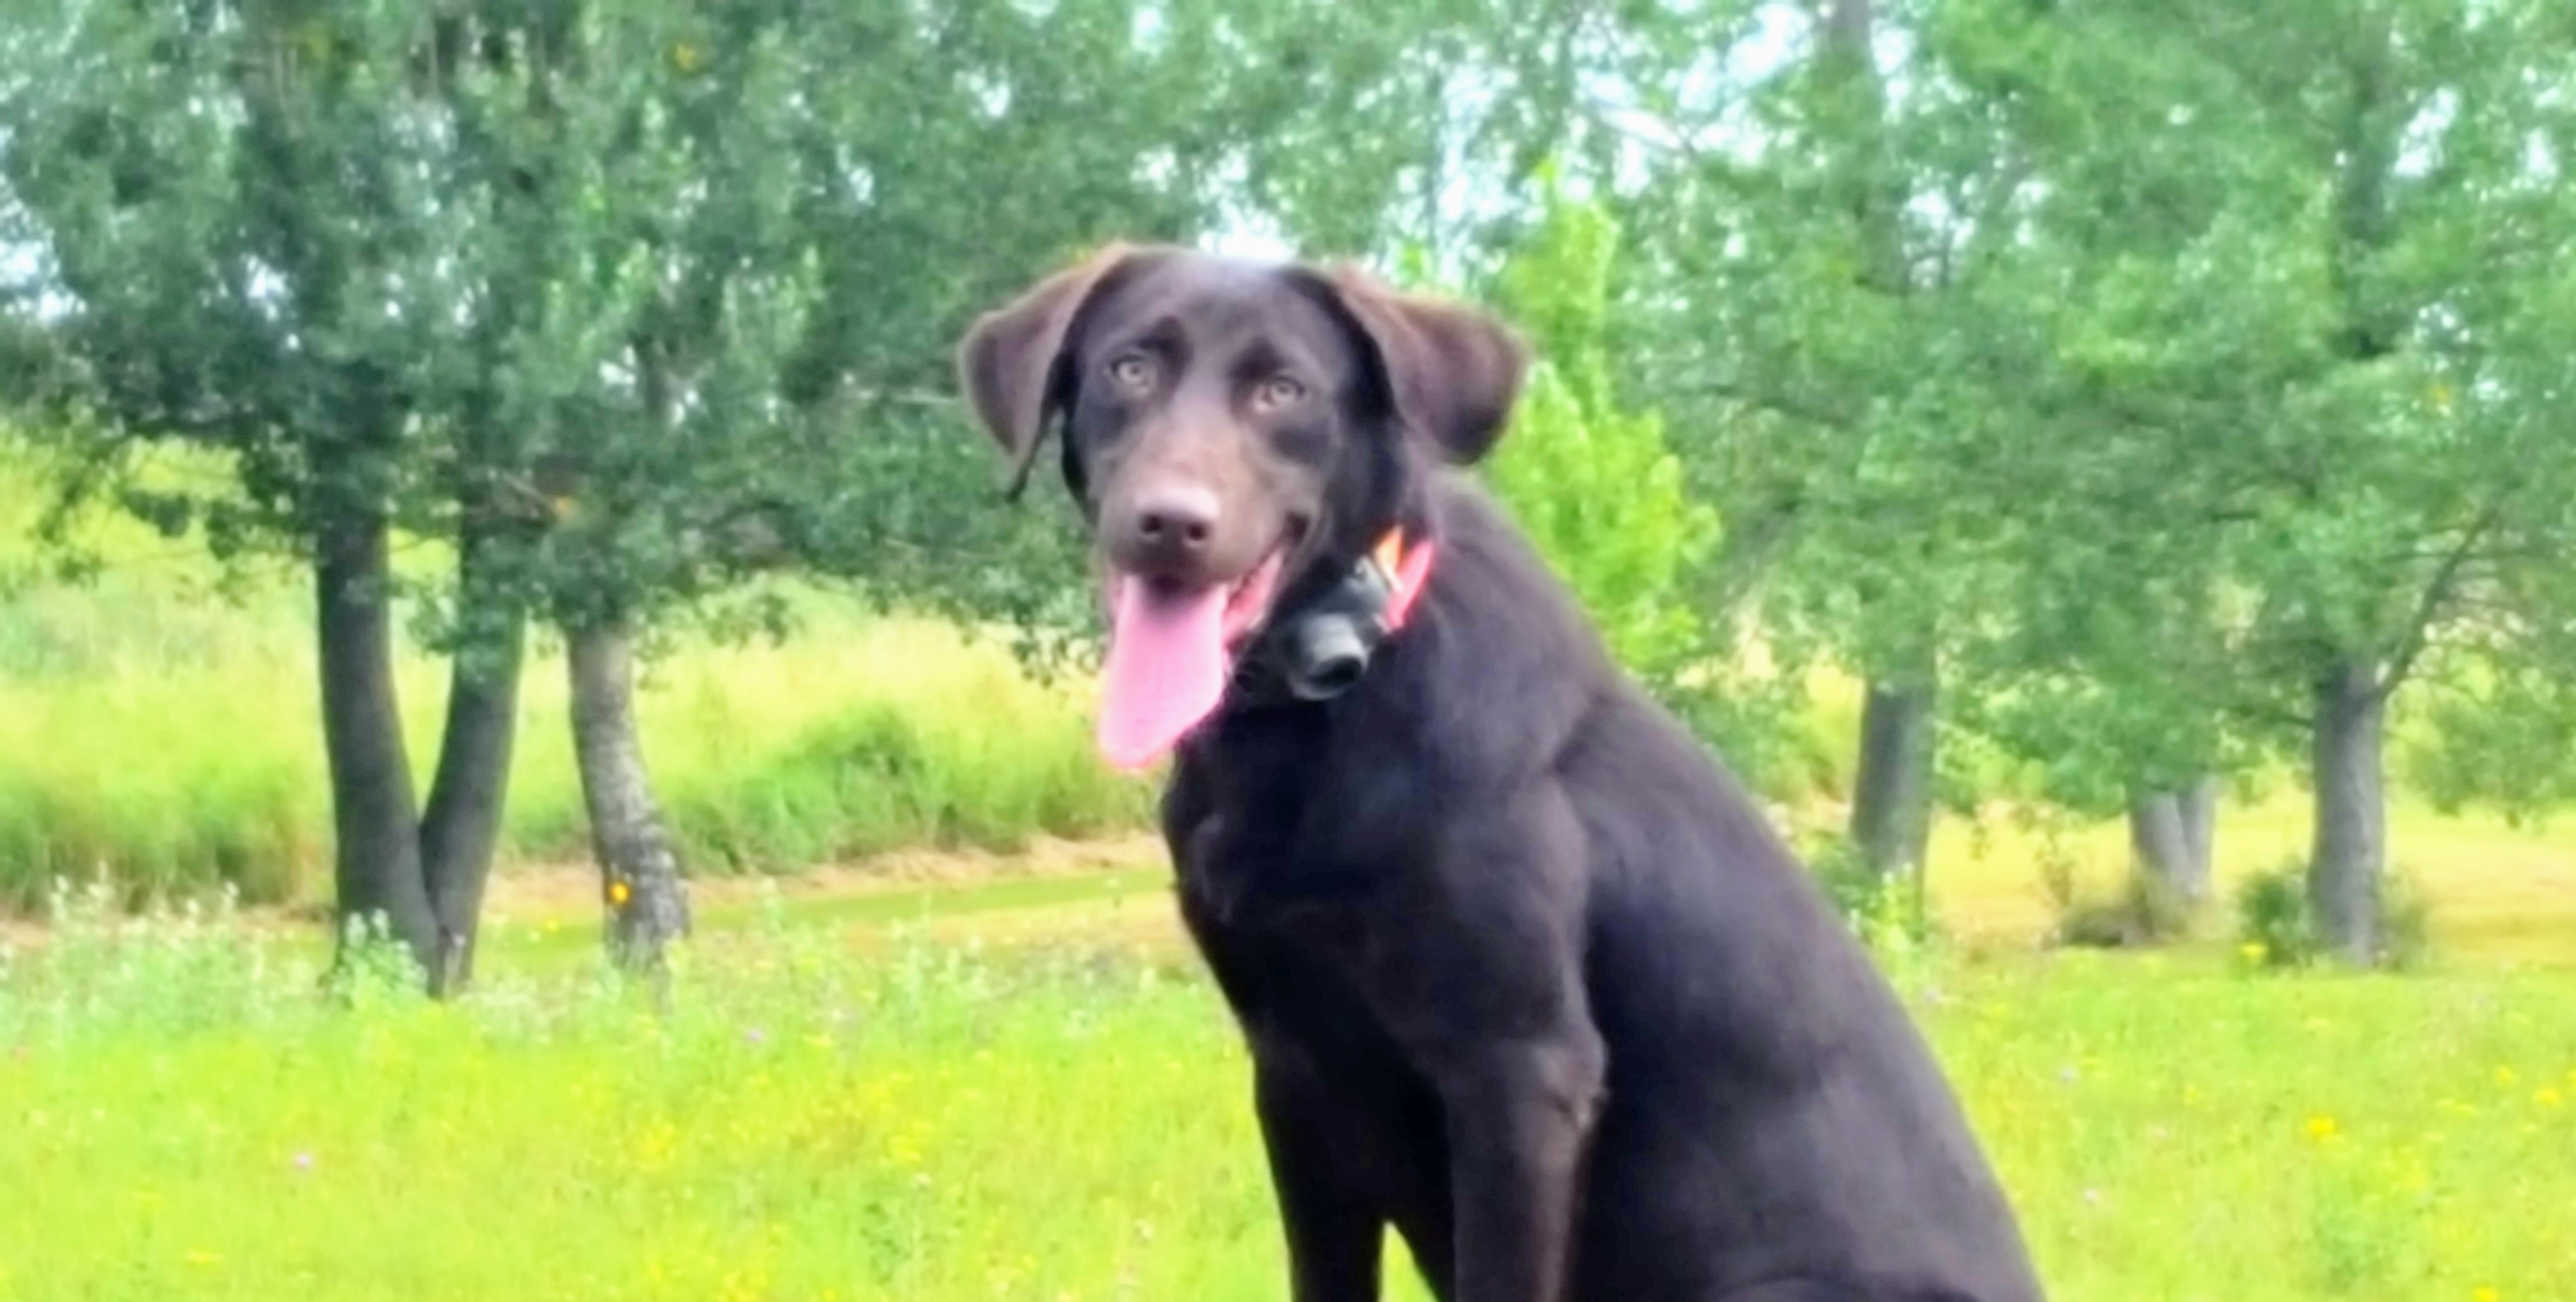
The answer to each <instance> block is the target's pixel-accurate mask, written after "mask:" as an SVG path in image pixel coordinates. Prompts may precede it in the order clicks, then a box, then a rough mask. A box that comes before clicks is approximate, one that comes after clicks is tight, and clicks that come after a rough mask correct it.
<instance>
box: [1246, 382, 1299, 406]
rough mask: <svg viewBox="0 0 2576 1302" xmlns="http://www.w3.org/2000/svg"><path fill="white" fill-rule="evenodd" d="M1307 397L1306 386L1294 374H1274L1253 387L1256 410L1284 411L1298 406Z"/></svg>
mask: <svg viewBox="0 0 2576 1302" xmlns="http://www.w3.org/2000/svg"><path fill="white" fill-rule="evenodd" d="M1305 397H1306V386H1305V385H1303V384H1300V383H1298V382H1297V380H1296V379H1295V378H1294V377H1293V376H1286V375H1274V376H1271V377H1270V378H1269V379H1266V380H1263V381H1262V382H1261V383H1260V385H1259V386H1258V387H1256V388H1254V389H1253V391H1252V406H1253V409H1254V410H1256V411H1282V410H1285V409H1287V408H1289V407H1294V406H1296V405H1297V404H1298V403H1299V402H1301V401H1303V400H1304V399H1305Z"/></svg>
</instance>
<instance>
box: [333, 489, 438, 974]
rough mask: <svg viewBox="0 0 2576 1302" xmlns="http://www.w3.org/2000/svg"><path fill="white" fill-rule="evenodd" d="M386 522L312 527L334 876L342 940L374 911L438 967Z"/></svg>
mask: <svg viewBox="0 0 2576 1302" xmlns="http://www.w3.org/2000/svg"><path fill="white" fill-rule="evenodd" d="M387 532H388V530H387V525H386V521H385V518H384V516H383V515H381V514H378V513H370V512H364V511H351V512H346V513H333V514H332V515H331V516H330V517H329V518H326V519H324V520H323V521H322V522H321V523H320V526H319V528H318V529H317V530H316V532H315V538H314V549H315V551H314V595H315V606H316V609H315V615H316V619H315V624H316V627H317V629H318V634H319V638H320V657H321V662H322V663H321V671H322V740H323V749H324V751H325V753H326V755H327V757H328V761H329V764H330V769H331V824H332V834H333V839H334V842H335V847H336V848H335V853H334V863H333V879H334V886H335V887H336V894H337V899H338V905H339V916H340V920H341V930H340V941H341V944H342V946H343V948H344V950H345V947H346V945H347V943H348V936H349V923H350V921H351V920H353V919H367V920H369V921H370V922H371V923H372V921H373V920H374V919H376V918H377V917H379V916H381V917H382V919H383V921H384V923H385V925H386V926H387V927H388V928H389V929H390V931H391V933H392V934H393V935H394V936H396V937H398V938H400V939H401V940H402V942H403V943H404V944H405V945H406V946H409V947H410V949H411V952H412V957H413V958H415V959H417V960H418V961H419V962H420V965H421V970H422V971H423V972H425V973H426V972H435V971H437V970H438V954H439V937H438V920H437V916H436V914H435V913H434V912H433V911H432V909H431V906H430V899H429V891H428V889H427V885H426V883H425V881H424V879H423V878H422V876H421V871H420V814H419V810H418V809H417V807H415V806H414V805H413V803H412V800H413V795H412V791H413V788H412V781H411V758H410V756H409V755H408V754H407V753H406V752H405V751H404V749H403V732H402V707H401V703H400V700H399V697H398V696H397V694H396V692H395V690H394V652H393V611H392V566H391V560H390V555H389V547H388V538H387Z"/></svg>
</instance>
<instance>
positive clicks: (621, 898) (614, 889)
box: [608, 877, 634, 907]
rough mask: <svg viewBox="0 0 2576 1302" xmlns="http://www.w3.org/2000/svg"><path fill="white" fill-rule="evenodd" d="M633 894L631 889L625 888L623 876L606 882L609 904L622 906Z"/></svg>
mask: <svg viewBox="0 0 2576 1302" xmlns="http://www.w3.org/2000/svg"><path fill="white" fill-rule="evenodd" d="M633 894H634V892H633V891H630V890H628V889H627V887H626V879H625V878H622V877H621V878H619V879H617V880H616V881H613V882H610V883H609V884H608V902H609V903H611V904H615V905H618V906H621V907H623V906H624V905H625V903H626V901H627V899H628V898H629V897H631V896H632V895H633Z"/></svg>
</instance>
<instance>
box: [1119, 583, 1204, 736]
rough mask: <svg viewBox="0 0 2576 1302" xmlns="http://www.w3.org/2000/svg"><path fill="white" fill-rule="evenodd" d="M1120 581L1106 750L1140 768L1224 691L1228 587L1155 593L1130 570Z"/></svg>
mask: <svg viewBox="0 0 2576 1302" xmlns="http://www.w3.org/2000/svg"><path fill="white" fill-rule="evenodd" d="M1116 583H1117V606H1116V611H1115V613H1114V614H1112V615H1111V617H1110V620H1111V622H1110V628H1109V665H1108V668H1107V670H1106V671H1105V672H1104V674H1103V675H1102V678H1103V683H1102V688H1101V700H1100V753H1101V755H1103V756H1104V757H1106V758H1107V759H1108V761H1109V762H1110V763H1111V764H1112V765H1114V766H1116V767H1118V768H1120V769H1124V770H1127V771H1129V772H1134V771H1135V770H1137V769H1141V768H1144V767H1145V766H1147V765H1149V764H1152V763H1153V762H1154V761H1155V760H1157V759H1160V758H1162V756H1163V754H1164V752H1166V751H1169V750H1170V749H1171V748H1172V746H1173V744H1174V743H1176V742H1178V741H1179V740H1180V739H1181V736H1182V734H1184V733H1186V732H1188V731H1189V730H1190V729H1192V728H1194V727H1197V726H1198V723H1199V721H1200V720H1201V719H1204V718H1206V717H1207V716H1208V714H1209V713H1210V712H1211V711H1213V710H1215V709H1216V704H1217V701H1218V699H1219V698H1221V697H1223V696H1224V695H1225V680H1226V676H1227V674H1228V672H1229V669H1228V666H1227V664H1226V656H1225V601H1226V592H1225V589H1224V587H1222V586H1217V587H1211V588H1209V589H1207V590H1206V591H1204V592H1195V593H1169V592H1157V591H1154V590H1153V589H1152V588H1151V587H1150V586H1149V585H1147V584H1146V583H1144V582H1142V581H1140V580H1137V579H1135V578H1131V577H1128V576H1126V575H1120V576H1119V577H1118V578H1117V580H1116Z"/></svg>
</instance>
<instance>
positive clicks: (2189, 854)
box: [2129, 777, 2218, 907]
mask: <svg viewBox="0 0 2576 1302" xmlns="http://www.w3.org/2000/svg"><path fill="white" fill-rule="evenodd" d="M2217 808H2218V780H2217V779H2216V778H2207V777H2204V778H2200V779H2198V780H2196V781H2194V782H2192V783H2191V784H2190V785H2188V786H2186V787H2184V788H2182V789H2181V790H2179V791H2162V790H2140V791H2138V792H2136V793H2135V794H2133V795H2132V796H2131V797H2130V798H2129V851H2130V853H2131V855H2132V856H2134V857H2135V859H2136V861H2137V866H2138V870H2139V871H2140V872H2143V873H2145V874H2146V875H2147V877H2148V878H2149V879H2150V880H2152V881H2154V882H2155V883H2156V884H2157V886H2159V887H2160V888H2162V889H2163V890H2164V892H2165V893H2166V895H2167V896H2168V897H2169V898H2171V899H2172V900H2174V901H2175V902H2176V903H2180V904H2183V905H2186V906H2192V907H2197V906H2199V905H2201V904H2203V903H2206V902H2207V901H2208V899H2209V882H2210V835H2211V824H2212V820H2213V819H2214V818H2215V817H2216V814H2217Z"/></svg>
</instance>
